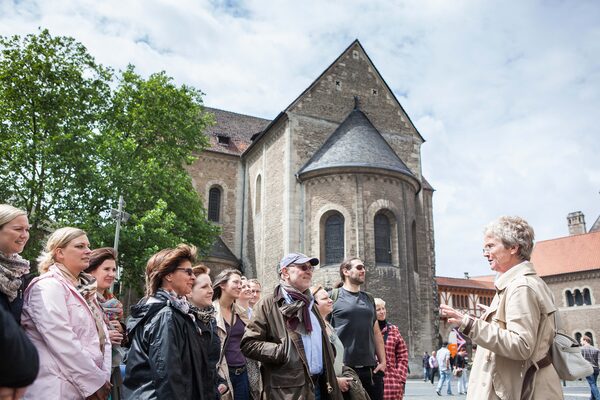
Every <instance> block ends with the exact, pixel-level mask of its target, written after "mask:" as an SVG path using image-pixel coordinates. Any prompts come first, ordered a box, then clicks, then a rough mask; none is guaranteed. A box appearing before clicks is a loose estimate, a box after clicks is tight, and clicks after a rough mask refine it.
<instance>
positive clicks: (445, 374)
mask: <svg viewBox="0 0 600 400" xmlns="http://www.w3.org/2000/svg"><path fill="white" fill-rule="evenodd" d="M446 381H448V392H447V393H448V394H452V370H451V369H447V370H446V371H442V370H440V381H439V382H438V385H437V389H436V391H437V392H441V391H442V388H443V387H444V383H446Z"/></svg>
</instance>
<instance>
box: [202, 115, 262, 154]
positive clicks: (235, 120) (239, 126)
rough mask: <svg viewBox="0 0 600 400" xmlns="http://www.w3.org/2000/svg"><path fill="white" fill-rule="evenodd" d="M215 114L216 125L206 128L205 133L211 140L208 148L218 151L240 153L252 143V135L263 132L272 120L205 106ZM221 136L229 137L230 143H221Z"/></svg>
mask: <svg viewBox="0 0 600 400" xmlns="http://www.w3.org/2000/svg"><path fill="white" fill-rule="evenodd" d="M204 110H205V111H206V112H208V113H211V114H213V115H214V116H215V122H216V124H215V125H212V126H209V127H207V128H206V130H205V131H204V133H205V134H206V135H207V136H208V139H209V141H210V144H209V147H208V149H207V150H212V151H216V152H218V153H226V154H234V155H240V154H242V153H243V152H244V150H246V149H247V148H248V146H250V143H252V136H254V135H256V134H258V133H259V132H262V130H263V129H265V128H266V127H267V125H269V123H270V122H271V121H270V120H268V119H264V118H258V117H252V116H250V115H244V114H238V113H234V112H231V111H225V110H219V109H217V108H210V107H204ZM219 136H224V137H227V138H229V143H228V144H222V143H219V138H218V137H219Z"/></svg>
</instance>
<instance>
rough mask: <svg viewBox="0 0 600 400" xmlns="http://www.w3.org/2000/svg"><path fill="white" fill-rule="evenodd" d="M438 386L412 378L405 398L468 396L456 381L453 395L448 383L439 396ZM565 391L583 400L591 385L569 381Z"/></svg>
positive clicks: (570, 398) (567, 395)
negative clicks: (436, 390) (449, 393)
mask: <svg viewBox="0 0 600 400" xmlns="http://www.w3.org/2000/svg"><path fill="white" fill-rule="evenodd" d="M436 386H437V379H436V381H435V385H432V384H431V383H430V382H423V381H422V380H420V379H418V380H417V379H410V380H409V381H408V382H406V394H405V395H404V400H434V399H436V400H437V399H441V398H444V397H446V398H452V399H457V400H458V399H464V398H466V396H465V395H458V394H456V393H457V392H458V391H457V390H456V382H452V392H453V393H454V395H453V396H447V395H446V385H444V390H443V391H442V397H439V396H438V395H437V394H436V393H435V387H436ZM563 392H564V394H565V400H582V399H589V398H590V387H589V386H588V384H587V382H586V381H585V380H583V381H575V382H567V385H566V386H564V387H563Z"/></svg>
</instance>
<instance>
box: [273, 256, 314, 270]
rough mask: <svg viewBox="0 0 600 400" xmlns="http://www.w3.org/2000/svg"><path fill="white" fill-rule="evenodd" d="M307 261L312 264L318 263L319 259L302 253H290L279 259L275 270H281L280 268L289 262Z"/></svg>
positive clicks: (302, 262)
mask: <svg viewBox="0 0 600 400" xmlns="http://www.w3.org/2000/svg"><path fill="white" fill-rule="evenodd" d="M307 262H309V263H310V264H311V265H313V266H314V265H318V264H319V259H318V258H316V257H308V256H306V255H305V254H302V253H290V254H288V255H286V256H285V257H283V258H282V259H281V261H280V262H279V267H278V268H277V271H278V272H281V268H283V267H287V266H288V265H290V264H304V263H307Z"/></svg>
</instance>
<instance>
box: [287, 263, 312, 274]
mask: <svg viewBox="0 0 600 400" xmlns="http://www.w3.org/2000/svg"><path fill="white" fill-rule="evenodd" d="M290 267H296V268H298V269H301V270H302V271H304V272H306V271H311V272H312V271H314V270H315V266H314V265H312V264H308V265H307V264H291V265H290Z"/></svg>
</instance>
